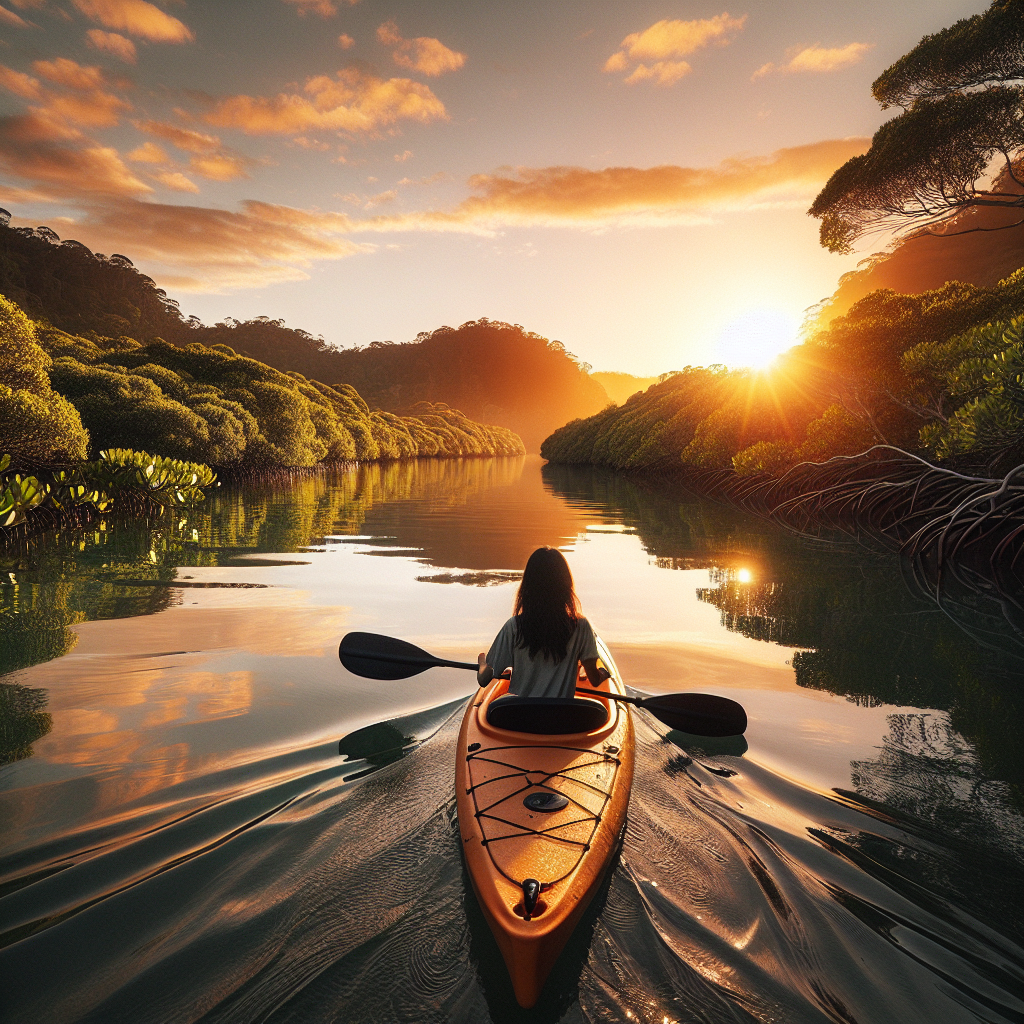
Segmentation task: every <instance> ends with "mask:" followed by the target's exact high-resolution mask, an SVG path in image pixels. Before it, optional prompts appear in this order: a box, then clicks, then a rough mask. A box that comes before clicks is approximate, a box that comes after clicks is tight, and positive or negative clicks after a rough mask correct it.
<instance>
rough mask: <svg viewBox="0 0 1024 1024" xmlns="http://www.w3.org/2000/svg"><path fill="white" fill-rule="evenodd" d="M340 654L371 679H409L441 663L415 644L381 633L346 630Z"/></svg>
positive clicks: (351, 667)
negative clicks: (348, 631)
mask: <svg viewBox="0 0 1024 1024" xmlns="http://www.w3.org/2000/svg"><path fill="white" fill-rule="evenodd" d="M338 657H339V658H341V663H342V665H344V666H345V668H347V669H348V670H349V672H351V673H353V674H354V675H357V676H364V677H366V678H367V679H408V678H409V677H410V676H416V675H419V674H420V673H421V672H426V670H427V669H428V668H433V667H434V666H435V665H436V664H437V658H434V657H432V656H431V655H429V654H428V653H427V652H426V651H424V650H422V649H421V648H419V647H417V646H415V644H407V643H406V642H405V641H404V640H396V639H395V638H394V637H391V636H381V634H380V633H346V634H345V636H343V637H342V639H341V645H340V646H339V647H338Z"/></svg>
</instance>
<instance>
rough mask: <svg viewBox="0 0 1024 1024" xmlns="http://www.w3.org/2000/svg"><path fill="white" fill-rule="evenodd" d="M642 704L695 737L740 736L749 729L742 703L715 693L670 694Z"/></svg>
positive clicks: (663, 719) (670, 723) (665, 720)
mask: <svg viewBox="0 0 1024 1024" xmlns="http://www.w3.org/2000/svg"><path fill="white" fill-rule="evenodd" d="M640 707H642V708H645V709H646V710H647V711H650V713H651V714H652V715H654V717H655V718H657V719H659V720H660V721H662V722H664V723H665V724H666V725H667V726H669V727H670V728H672V729H679V730H680V731H682V732H688V733H691V734H693V735H694V736H739V735H741V734H742V733H743V732H744V731H745V730H746V728H747V713H746V711H744V710H743V706H742V705H741V704H737V703H736V701H734V700H729V698H728V697H716V696H715V695H714V694H711V693H666V694H664V695H663V696H661V697H648V698H647V699H646V700H642V701H641V702H640Z"/></svg>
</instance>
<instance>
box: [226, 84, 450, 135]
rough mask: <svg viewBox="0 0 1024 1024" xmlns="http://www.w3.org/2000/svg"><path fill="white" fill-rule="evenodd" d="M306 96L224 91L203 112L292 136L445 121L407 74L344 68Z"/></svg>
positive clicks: (259, 131) (234, 124)
mask: <svg viewBox="0 0 1024 1024" xmlns="http://www.w3.org/2000/svg"><path fill="white" fill-rule="evenodd" d="M303 92H305V94H306V95H305V96H300V95H298V94H296V93H278V95H277V96H274V97H265V96H245V95H242V96H229V97H227V98H225V99H222V100H221V101H220V102H219V103H218V104H217V105H216V106H215V107H214V109H213V111H211V112H210V113H209V114H207V115H206V121H207V123H208V124H212V125H216V126H218V127H222V128H238V129H240V130H241V131H244V132H246V133H247V134H249V135H270V134H287V135H293V134H297V133H301V132H304V131H308V130H311V129H312V130H316V129H321V130H333V131H344V132H364V133H369V132H374V131H376V130H377V129H378V128H381V127H385V126H387V125H392V124H395V123H396V122H397V121H402V120H407V121H420V122H424V123H426V122H429V121H436V120H447V119H448V114H447V111H446V110H445V109H444V104H443V103H442V102H441V101H440V100H439V99H438V98H437V97H436V96H435V95H434V93H433V92H431V91H430V88H429V87H428V86H426V85H422V84H421V83H420V82H413V81H411V80H410V79H408V78H389V79H387V80H384V79H381V78H377V77H375V76H374V75H370V74H368V73H366V72H363V71H360V70H359V69H358V68H345V69H343V70H342V71H339V72H338V77H337V79H332V78H328V77H327V76H326V75H318V76H317V77H315V78H310V79H309V80H308V81H307V82H306V85H305V87H304V89H303Z"/></svg>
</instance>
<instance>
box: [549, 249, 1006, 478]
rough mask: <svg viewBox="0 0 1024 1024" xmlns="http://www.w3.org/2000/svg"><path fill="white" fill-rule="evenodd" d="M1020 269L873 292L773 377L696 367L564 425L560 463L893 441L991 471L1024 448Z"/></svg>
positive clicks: (722, 455) (775, 465) (801, 456)
mask: <svg viewBox="0 0 1024 1024" xmlns="http://www.w3.org/2000/svg"><path fill="white" fill-rule="evenodd" d="M1022 323H1024V268H1022V269H1021V270H1018V271H1017V272H1016V273H1015V274H1013V275H1011V276H1010V277H1009V278H1007V279H1006V280H1005V281H1002V282H1000V283H999V284H998V285H997V286H996V287H994V288H978V287H975V286H973V285H968V284H963V283H961V282H956V281H953V282H950V283H948V284H946V285H944V286H943V287H942V288H938V289H935V290H933V291H930V292H924V293H922V294H920V295H901V294H899V293H897V292H893V291H889V290H881V291H877V292H873V293H872V294H870V295H868V296H865V297H864V298H863V299H861V300H860V301H859V302H857V303H855V304H854V306H853V307H852V308H851V309H850V311H849V312H848V313H847V314H846V315H845V316H840V317H836V318H835V319H834V320H832V321H831V323H830V324H829V325H828V326H827V327H826V328H824V329H823V330H821V331H819V332H818V333H817V334H815V335H814V336H812V337H811V338H809V339H808V340H807V341H806V342H805V343H804V344H803V345H800V346H797V347H795V348H793V349H791V350H790V351H789V352H788V353H786V355H785V356H784V357H783V358H782V359H781V360H780V362H779V365H778V366H777V367H776V368H775V370H774V371H773V372H771V373H769V374H755V373H752V372H751V371H749V370H732V371H729V370H726V369H725V368H724V367H688V368H687V369H686V370H683V371H682V372H680V373H675V374H672V375H670V376H668V377H666V379H665V380H663V381H662V382H660V383H658V384H655V385H653V386H652V387H650V388H648V389H647V391H645V392H643V393H642V394H635V395H633V396H632V397H631V398H630V399H629V400H628V401H627V402H626V403H625V404H624V405H622V406H620V407H618V408H615V407H612V408H608V409H605V410H604V411H603V412H601V413H598V414H597V415H596V416H591V417H590V418H588V419H580V420H574V421H573V422H571V423H568V424H566V425H565V426H564V427H561V428H560V429H558V430H556V431H555V432H554V433H553V434H551V436H550V437H548V438H547V439H546V440H545V441H544V444H543V445H542V447H541V455H543V456H544V457H545V458H546V459H548V460H550V461H551V462H555V463H570V464H572V463H577V464H591V465H605V466H611V467H614V468H616V469H651V468H659V469H664V468H670V467H672V466H676V467H678V466H680V465H682V466H691V467H695V468H704V469H727V468H729V467H732V468H734V469H735V470H736V471H737V472H738V473H741V474H749V473H770V474H774V473H779V472H782V471H785V470H786V469H788V468H789V467H790V466H792V465H794V463H796V462H800V461H813V462H820V461H824V460H827V459H829V458H831V457H832V456H835V455H855V454H857V453H859V452H863V451H864V450H865V449H867V448H869V447H870V446H871V445H873V444H892V445H896V446H898V447H902V448H905V449H908V450H911V451H916V452H917V453H919V454H920V455H922V456H924V457H926V458H934V459H950V460H953V461H954V462H955V463H956V464H958V465H962V466H970V467H985V468H987V469H1003V470H1005V469H1006V468H1009V466H1012V465H1016V464H1017V463H1019V462H1020V460H1021V455H1022V453H1024V417H1022V416H1021V413H1020V410H1021V408H1022V407H1024V352H1022V349H1021V327H1022Z"/></svg>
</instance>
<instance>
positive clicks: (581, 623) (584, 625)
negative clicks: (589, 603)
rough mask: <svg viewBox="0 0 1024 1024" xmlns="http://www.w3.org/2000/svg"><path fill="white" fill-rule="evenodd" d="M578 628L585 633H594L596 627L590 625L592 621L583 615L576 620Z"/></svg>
mask: <svg viewBox="0 0 1024 1024" xmlns="http://www.w3.org/2000/svg"><path fill="white" fill-rule="evenodd" d="M576 628H577V629H579V630H582V631H583V632H584V633H593V632H594V627H593V626H592V625H591V624H590V620H589V619H588V618H587V617H586V615H581V616H580V617H579V618H578V619H577V620H576Z"/></svg>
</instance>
